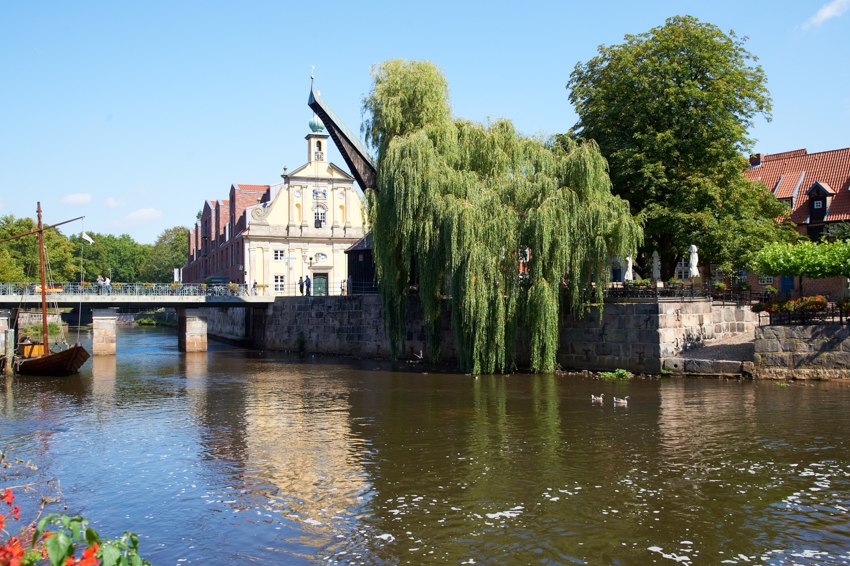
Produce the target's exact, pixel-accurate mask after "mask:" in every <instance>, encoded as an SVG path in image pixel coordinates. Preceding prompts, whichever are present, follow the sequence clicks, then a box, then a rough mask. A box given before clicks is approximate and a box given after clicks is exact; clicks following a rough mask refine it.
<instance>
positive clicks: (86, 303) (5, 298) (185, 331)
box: [0, 283, 275, 356]
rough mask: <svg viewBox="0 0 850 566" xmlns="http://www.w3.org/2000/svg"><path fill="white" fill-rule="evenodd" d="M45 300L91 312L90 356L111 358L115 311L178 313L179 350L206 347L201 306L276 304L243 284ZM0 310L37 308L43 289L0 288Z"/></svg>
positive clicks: (75, 289)
mask: <svg viewBox="0 0 850 566" xmlns="http://www.w3.org/2000/svg"><path fill="white" fill-rule="evenodd" d="M45 290H46V295H47V302H48V303H49V305H50V306H51V307H52V306H54V305H55V306H56V307H57V308H75V309H79V310H84V309H89V310H91V312H92V331H93V332H92V350H93V351H92V353H93V354H94V355H96V356H97V355H114V354H115V353H116V351H117V348H116V326H117V321H118V309H137V310H144V309H156V308H161V307H171V308H175V309H176V310H177V344H178V349H179V350H180V351H183V352H204V351H206V349H207V322H206V319H205V318H204V317H203V316H202V314H201V311H200V310H199V309H200V308H202V307H203V308H228V307H258V308H263V307H265V306H266V305H269V304H271V303H273V302H274V299H275V297H274V296H273V295H270V294H268V293H266V289H254V288H252V287H249V286H247V285H239V284H236V283H230V284H226V285H204V284H179V283H115V284H112V285H110V286H98V285H95V284H85V283H83V284H80V283H66V284H61V285H60V284H54V285H49V286H47V287H46V289H45ZM0 308H2V309H9V310H21V309H33V308H36V309H40V308H41V286H40V285H37V284H35V285H34V284H31V283H2V284H0ZM10 322H11V321H10V314H9V313H6V314H4V313H0V338H2V337H3V335H4V334H5V333H4V331H5V330H6V329H8V328H9V325H10Z"/></svg>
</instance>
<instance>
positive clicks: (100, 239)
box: [70, 232, 152, 283]
mask: <svg viewBox="0 0 850 566" xmlns="http://www.w3.org/2000/svg"><path fill="white" fill-rule="evenodd" d="M88 236H89V237H90V238H91V239H92V240H93V241H94V243H93V244H89V243H88V242H87V241H85V240H84V239H83V238H82V237H81V236H79V235H77V234H73V235H71V237H70V240H71V245H72V247H73V251H74V257H75V258H77V261H76V265H75V268H76V269H75V274H76V275H75V281H81V280H87V281H93V280H94V279H95V278H96V277H97V276H98V275H102V276H103V277H107V276H109V277H110V278H111V279H112V280H113V281H122V282H128V283H133V282H138V281H142V280H143V279H142V277H141V266H142V265H143V264H144V263H145V261H146V260H147V257H148V255H149V254H150V253H151V249H152V246H151V245H149V244H140V243H138V242H136V241H135V240H134V239H133V238H132V237H131V236H129V235H128V234H121V235H120V236H114V235H112V234H100V233H97V232H90V233H88ZM81 269H82V273H81Z"/></svg>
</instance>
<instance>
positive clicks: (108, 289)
mask: <svg viewBox="0 0 850 566" xmlns="http://www.w3.org/2000/svg"><path fill="white" fill-rule="evenodd" d="M103 288H104V289H106V294H107V295H109V294H110V293H112V279H110V278H109V277H107V278H106V279H104V280H103Z"/></svg>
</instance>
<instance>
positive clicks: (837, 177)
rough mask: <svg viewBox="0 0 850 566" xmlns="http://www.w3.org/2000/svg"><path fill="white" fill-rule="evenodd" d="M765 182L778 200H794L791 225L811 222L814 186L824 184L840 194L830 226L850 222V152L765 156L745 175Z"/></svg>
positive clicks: (828, 219)
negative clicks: (810, 205) (812, 190)
mask: <svg viewBox="0 0 850 566" xmlns="http://www.w3.org/2000/svg"><path fill="white" fill-rule="evenodd" d="M744 175H746V176H747V177H748V178H750V179H753V180H755V181H761V182H762V183H764V185H765V186H766V187H767V188H768V189H769V190H771V191H773V193H774V195H775V196H776V198H780V199H782V198H790V197H793V199H794V200H793V206H794V211H793V212H792V214H791V221H792V222H794V223H795V224H805V223H806V222H807V220H808V218H809V206H808V203H809V197H808V195H807V194H806V191H808V190H809V189H810V188H811V187H812V185H814V184H815V183H820V184H821V185H823V186H826V187H830V188H832V189H833V190H834V191H835V192H836V194H835V197H834V198H832V202H831V203H830V204H829V209H828V210H827V215H826V219H825V221H826V222H836V221H839V220H850V148H845V149H835V150H831V151H822V152H819V153H807V152H806V150H805V149H797V150H794V151H786V152H783V153H774V154H771V155H765V156H763V157H762V159H761V163H760V164H758V165H754V166H752V167H750V168H749V169H747V171H745V172H744Z"/></svg>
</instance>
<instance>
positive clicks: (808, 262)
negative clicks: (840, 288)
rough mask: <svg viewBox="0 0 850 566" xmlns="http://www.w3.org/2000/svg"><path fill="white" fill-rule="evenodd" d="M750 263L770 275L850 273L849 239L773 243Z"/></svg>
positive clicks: (753, 267) (832, 274)
mask: <svg viewBox="0 0 850 566" xmlns="http://www.w3.org/2000/svg"><path fill="white" fill-rule="evenodd" d="M750 265H751V268H752V269H753V270H754V271H757V272H758V273H763V274H767V275H797V276H802V277H812V278H815V279H817V278H822V277H832V276H835V275H840V276H844V277H850V241H846V240H839V241H836V242H825V241H822V242H811V241H803V242H800V243H797V244H788V243H777V244H771V245H768V246H765V247H764V248H762V249H761V250H759V251H758V252H757V253H756V254H755V255H754V256H753V259H752V260H751V262H750Z"/></svg>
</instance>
